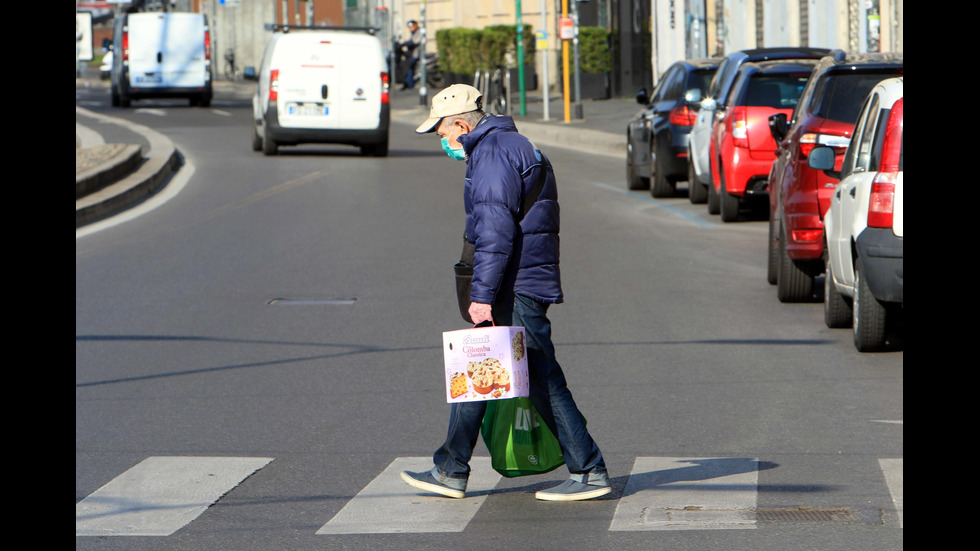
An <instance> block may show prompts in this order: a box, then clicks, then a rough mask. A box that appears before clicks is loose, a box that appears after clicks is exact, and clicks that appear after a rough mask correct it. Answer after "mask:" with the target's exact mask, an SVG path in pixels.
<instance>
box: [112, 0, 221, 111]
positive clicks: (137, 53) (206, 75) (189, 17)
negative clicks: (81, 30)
mask: <svg viewBox="0 0 980 551" xmlns="http://www.w3.org/2000/svg"><path fill="white" fill-rule="evenodd" d="M112 49H113V65H112V72H111V75H110V80H111V88H112V105H114V106H123V107H128V106H129V105H130V103H131V102H132V101H133V100H138V99H143V98H188V99H190V102H191V105H200V106H203V107H207V106H208V105H210V104H211V97H212V87H211V35H210V30H209V29H208V23H207V18H206V17H205V15H204V14H201V13H178V12H146V13H129V14H123V15H121V16H118V17H116V21H115V26H114V27H113V47H112Z"/></svg>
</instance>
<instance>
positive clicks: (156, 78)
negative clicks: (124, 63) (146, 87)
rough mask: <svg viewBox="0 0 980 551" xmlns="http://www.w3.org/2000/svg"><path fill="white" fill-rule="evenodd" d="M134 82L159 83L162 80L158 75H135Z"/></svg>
mask: <svg viewBox="0 0 980 551" xmlns="http://www.w3.org/2000/svg"><path fill="white" fill-rule="evenodd" d="M136 82H138V83H140V84H160V83H161V82H163V77H162V76H160V75H145V76H137V77H136Z"/></svg>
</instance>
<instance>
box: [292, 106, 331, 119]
mask: <svg viewBox="0 0 980 551" xmlns="http://www.w3.org/2000/svg"><path fill="white" fill-rule="evenodd" d="M287 113H289V114H290V115H297V116H301V117H322V116H326V115H329V114H330V107H329V106H327V105H320V104H318V103H291V104H289V106H288V107H287Z"/></svg>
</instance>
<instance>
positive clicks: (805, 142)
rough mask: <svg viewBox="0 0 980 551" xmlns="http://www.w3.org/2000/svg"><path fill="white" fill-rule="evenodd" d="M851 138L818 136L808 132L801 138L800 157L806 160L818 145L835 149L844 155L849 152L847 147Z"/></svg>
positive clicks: (828, 135) (829, 135)
mask: <svg viewBox="0 0 980 551" xmlns="http://www.w3.org/2000/svg"><path fill="white" fill-rule="evenodd" d="M850 141H851V140H850V138H848V137H847V136H834V135H833V134H818V133H816V132H807V133H806V134H803V135H802V136H800V156H802V157H803V158H806V156H807V155H809V154H810V151H812V150H813V148H814V147H816V146H818V145H826V146H830V147H833V148H834V151H835V152H836V153H837V154H838V155H843V154H844V152H845V151H846V150H847V145H848V143H850Z"/></svg>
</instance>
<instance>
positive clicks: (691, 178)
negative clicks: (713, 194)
mask: <svg viewBox="0 0 980 551" xmlns="http://www.w3.org/2000/svg"><path fill="white" fill-rule="evenodd" d="M687 197H688V198H689V199H690V200H691V203H692V204H695V205H700V204H702V203H704V202H705V201H707V200H708V188H706V187H705V186H704V185H703V184H701V182H699V181H698V177H697V174H695V172H694V163H693V162H688V163H687Z"/></svg>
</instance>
